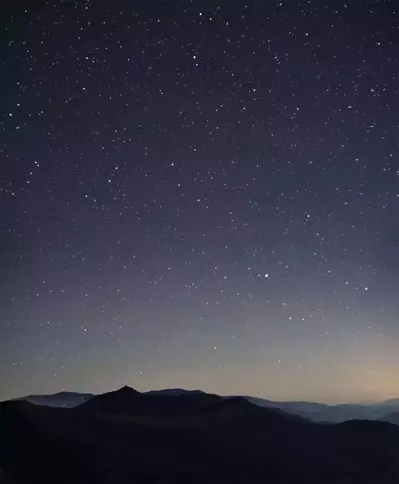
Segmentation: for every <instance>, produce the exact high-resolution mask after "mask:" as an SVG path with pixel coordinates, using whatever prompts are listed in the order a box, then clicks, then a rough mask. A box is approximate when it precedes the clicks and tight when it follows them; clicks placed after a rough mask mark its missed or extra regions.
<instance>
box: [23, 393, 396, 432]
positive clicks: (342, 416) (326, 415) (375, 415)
mask: <svg viewBox="0 0 399 484" xmlns="http://www.w3.org/2000/svg"><path fill="white" fill-rule="evenodd" d="M126 388H129V387H126ZM137 393H138V392H137ZM196 394H202V395H205V393H204V392H202V391H201V390H185V389H181V388H172V389H164V390H153V391H149V392H146V393H145V395H147V396H160V397H165V396H180V395H196ZM105 395H106V394H105ZM141 395H143V394H141ZM93 396H94V395H93V394H92V393H73V392H60V393H55V394H53V395H29V396H27V397H22V399H23V400H27V401H28V402H31V403H35V404H37V405H47V406H51V407H67V408H72V407H76V406H78V405H81V404H82V403H85V402H87V401H89V400H90V399H91V398H92V397H93ZM224 398H230V397H224ZM245 398H246V399H247V400H248V401H249V402H251V403H254V404H255V405H257V406H260V407H267V408H275V409H277V408H278V409H280V410H283V411H284V412H286V413H291V414H293V415H298V416H300V417H303V418H307V419H311V420H313V421H315V422H332V423H340V422H345V421H347V420H353V419H366V420H384V418H385V417H386V416H387V415H388V414H391V413H396V412H399V399H398V398H394V399H391V400H386V401H384V402H381V403H375V404H373V405H354V404H340V405H327V404H323V403H316V402H301V401H299V402H296V401H291V402H290V401H288V402H276V401H273V400H267V399H263V398H257V397H251V396H245Z"/></svg>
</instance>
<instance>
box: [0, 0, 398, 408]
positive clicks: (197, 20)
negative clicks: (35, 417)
mask: <svg viewBox="0 0 399 484" xmlns="http://www.w3.org/2000/svg"><path fill="white" fill-rule="evenodd" d="M12 3H13V6H11V5H8V6H7V7H2V8H3V9H4V10H3V14H2V15H0V17H1V28H2V36H1V41H0V62H1V64H0V79H1V92H0V96H1V102H0V158H1V161H0V190H1V191H0V381H1V385H0V399H7V398H10V397H16V396H21V395H26V394H29V393H49V392H56V391H60V390H62V389H65V390H75V391H89V392H103V391H107V390H110V389H113V388H117V387H119V386H122V385H124V384H128V385H130V386H133V387H134V388H136V389H138V390H146V389H156V388H164V387H186V388H201V389H203V390H206V391H211V392H216V393H221V394H252V395H256V396H261V397H267V398H272V399H306V400H319V401H325V402H337V401H340V402H344V401H347V402H351V401H372V400H378V399H383V398H389V397H394V396H396V397H398V396H399V378H398V374H399V371H398V370H399V149H398V142H399V51H398V47H399V29H398V26H399V17H398V13H399V9H398V11H395V8H397V7H398V6H397V5H395V4H396V2H394V1H386V2H380V1H371V0H370V1H364V0H362V1H358V0H354V1H350V2H348V4H347V5H345V4H344V3H343V2H337V1H335V0H317V1H316V0H315V1H306V2H297V1H293V0H292V1H282V2H280V3H279V2H266V1H263V0H262V1H259V2H252V1H251V2H247V4H248V5H245V3H240V2H239V1H234V2H232V1H222V2H219V3H217V2H200V1H198V2H195V1H192V2H184V1H181V2H179V1H176V2H168V1H146V2H144V1H134V0H132V1H129V2H128V1H126V2H124V1H108V2H107V1H85V2H84V1H82V2H73V1H65V2H53V1H48V2H40V1H35V2H23V1H21V2H12ZM32 4H33V5H32Z"/></svg>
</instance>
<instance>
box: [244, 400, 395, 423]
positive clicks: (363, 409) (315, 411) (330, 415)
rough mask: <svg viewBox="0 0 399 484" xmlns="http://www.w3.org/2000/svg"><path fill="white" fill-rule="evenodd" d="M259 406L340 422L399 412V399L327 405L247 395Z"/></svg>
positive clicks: (377, 417)
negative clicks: (279, 400)
mask: <svg viewBox="0 0 399 484" xmlns="http://www.w3.org/2000/svg"><path fill="white" fill-rule="evenodd" d="M246 398H248V400H249V401H250V402H252V403H254V404H256V405H258V406H261V407H267V408H280V409H281V410H284V411H285V412H288V413H292V414H295V415H299V416H301V417H304V418H309V419H311V420H314V421H315V422H331V423H340V422H345V421H347V420H355V419H360V420H379V419H381V418H382V417H384V416H385V415H386V414H387V407H389V409H390V411H391V412H393V411H395V412H396V411H397V412H399V403H398V404H396V402H398V399H393V400H388V401H386V402H382V403H376V404H373V405H356V404H339V405H326V404H323V403H315V402H275V401H272V400H265V399H262V398H256V397H246Z"/></svg>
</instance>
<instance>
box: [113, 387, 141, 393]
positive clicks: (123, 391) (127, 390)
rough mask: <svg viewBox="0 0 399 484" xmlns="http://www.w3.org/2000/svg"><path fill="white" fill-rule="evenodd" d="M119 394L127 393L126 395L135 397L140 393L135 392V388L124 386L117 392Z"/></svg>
mask: <svg viewBox="0 0 399 484" xmlns="http://www.w3.org/2000/svg"><path fill="white" fill-rule="evenodd" d="M117 392H118V393H125V394H132V395H133V394H134V395H137V394H138V393H140V392H138V391H137V390H135V389H134V388H132V387H129V386H128V385H124V386H123V387H121V388H119V390H117Z"/></svg>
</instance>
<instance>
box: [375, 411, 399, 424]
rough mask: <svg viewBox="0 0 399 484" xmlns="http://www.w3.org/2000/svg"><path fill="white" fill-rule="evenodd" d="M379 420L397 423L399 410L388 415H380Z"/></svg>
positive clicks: (398, 421) (398, 422)
mask: <svg viewBox="0 0 399 484" xmlns="http://www.w3.org/2000/svg"><path fill="white" fill-rule="evenodd" d="M379 420H380V421H382V422H390V423H392V424H395V425H399V412H394V413H389V414H388V415H385V416H384V417H381V418H380V419H379Z"/></svg>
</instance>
